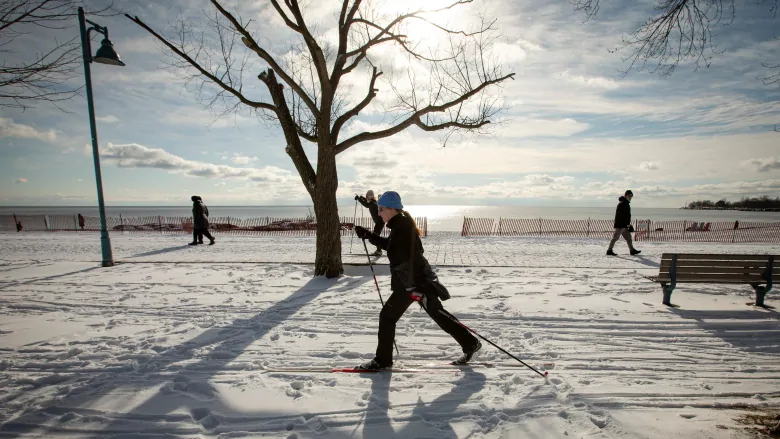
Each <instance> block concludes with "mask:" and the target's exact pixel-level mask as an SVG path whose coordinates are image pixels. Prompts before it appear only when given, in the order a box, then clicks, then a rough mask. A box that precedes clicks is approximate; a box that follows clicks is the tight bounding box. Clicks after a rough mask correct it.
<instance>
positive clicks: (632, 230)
mask: <svg viewBox="0 0 780 439" xmlns="http://www.w3.org/2000/svg"><path fill="white" fill-rule="evenodd" d="M628 233H634V226H633V225H631V224H629V225H628Z"/></svg>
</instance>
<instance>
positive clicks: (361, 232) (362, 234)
mask: <svg viewBox="0 0 780 439" xmlns="http://www.w3.org/2000/svg"><path fill="white" fill-rule="evenodd" d="M355 235H357V237H358V238H360V239H368V238H369V237H370V236H371V235H372V233H371V231H370V230H368V229H366V228H365V227H360V226H355Z"/></svg>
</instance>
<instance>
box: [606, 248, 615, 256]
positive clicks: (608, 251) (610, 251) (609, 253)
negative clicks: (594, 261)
mask: <svg viewBox="0 0 780 439" xmlns="http://www.w3.org/2000/svg"><path fill="white" fill-rule="evenodd" d="M607 256H617V253H615V252H613V251H612V249H609V250H607Z"/></svg>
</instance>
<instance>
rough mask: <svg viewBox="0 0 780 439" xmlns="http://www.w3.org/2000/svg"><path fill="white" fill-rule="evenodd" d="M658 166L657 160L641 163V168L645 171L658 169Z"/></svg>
mask: <svg viewBox="0 0 780 439" xmlns="http://www.w3.org/2000/svg"><path fill="white" fill-rule="evenodd" d="M658 168H659V166H658V163H655V162H642V163H640V164H639V169H641V170H643V171H656V170H658Z"/></svg>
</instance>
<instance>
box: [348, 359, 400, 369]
mask: <svg viewBox="0 0 780 439" xmlns="http://www.w3.org/2000/svg"><path fill="white" fill-rule="evenodd" d="M392 366H393V365H392V364H381V363H379V362H378V361H376V358H375V359H373V360H371V361H367V362H365V363H363V364H361V365H360V366H358V367H356V368H355V369H358V370H382V369H390V368H391V367H392Z"/></svg>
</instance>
